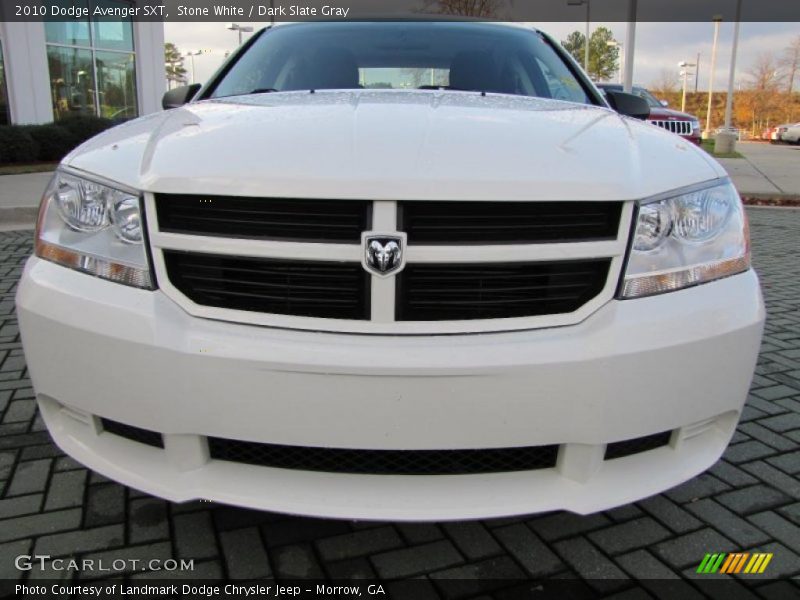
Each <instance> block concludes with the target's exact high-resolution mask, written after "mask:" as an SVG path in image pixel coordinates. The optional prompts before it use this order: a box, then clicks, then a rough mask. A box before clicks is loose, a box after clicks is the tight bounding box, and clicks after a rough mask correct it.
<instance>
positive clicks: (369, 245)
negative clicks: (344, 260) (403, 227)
mask: <svg viewBox="0 0 800 600" xmlns="http://www.w3.org/2000/svg"><path fill="white" fill-rule="evenodd" d="M363 243H364V268H365V269H367V271H371V272H372V273H375V274H376V275H391V274H393V273H397V272H398V271H400V269H402V267H403V246H404V244H405V234H397V233H395V234H381V233H372V232H369V233H365V234H364V235H363Z"/></svg>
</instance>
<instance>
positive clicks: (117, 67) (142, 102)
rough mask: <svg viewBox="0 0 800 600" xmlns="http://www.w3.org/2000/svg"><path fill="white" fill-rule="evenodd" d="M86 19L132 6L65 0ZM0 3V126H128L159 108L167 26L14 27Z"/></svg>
mask: <svg viewBox="0 0 800 600" xmlns="http://www.w3.org/2000/svg"><path fill="white" fill-rule="evenodd" d="M63 4H64V5H71V6H85V7H86V8H88V9H89V14H90V15H91V14H92V11H93V9H94V7H95V6H100V7H103V8H108V7H125V6H135V5H136V4H137V0H130V1H124V0H69V1H67V0H65V1H64V2H63ZM13 10H14V3H13V2H7V1H6V0H2V2H0V124H6V123H20V124H22V123H49V122H51V121H58V120H60V119H63V118H65V117H69V116H72V115H98V116H102V117H107V118H111V119H128V118H132V117H136V116H139V115H143V114H147V113H151V112H154V111H157V110H160V108H161V96H162V95H163V93H164V91H165V89H166V77H165V69H164V26H163V24H162V23H144V22H134V21H132V20H130V19H127V20H126V19H95V18H92V17H91V16H90V17H87V18H83V19H73V20H70V21H68V22H64V21H58V22H55V21H53V22H44V21H41V20H40V21H30V22H14V21H10V20H9V19H10V18H13V17H12V16H11V15H8V14H5V13H7V12H9V11H13Z"/></svg>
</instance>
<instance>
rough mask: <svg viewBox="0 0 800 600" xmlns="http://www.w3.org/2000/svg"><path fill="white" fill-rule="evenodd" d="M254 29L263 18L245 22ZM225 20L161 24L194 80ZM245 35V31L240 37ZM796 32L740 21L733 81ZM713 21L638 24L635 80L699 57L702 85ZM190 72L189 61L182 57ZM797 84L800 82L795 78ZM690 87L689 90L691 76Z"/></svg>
mask: <svg viewBox="0 0 800 600" xmlns="http://www.w3.org/2000/svg"><path fill="white" fill-rule="evenodd" d="M240 25H243V26H252V27H253V28H254V29H255V30H256V31H257V30H258V29H260V28H261V27H264V26H266V25H268V23H245V22H242V23H240ZM534 25H535V26H537V27H539V28H540V29H542V30H543V31H545V32H546V33H549V34H550V35H552V36H553V37H555V38H556V39H559V40H563V39H565V38H566V36H567V34H568V33H570V32H571V31H575V30H578V31H581V32H583V31H585V27H586V24H585V22H575V23H535V24H534ZM599 26H605V27H608V28H609V29H611V30H612V31H613V33H614V38H615V39H616V40H618V41H619V42H621V43H622V44H623V45H624V44H625V43H626V40H625V33H626V28H627V25H626V23H619V22H617V23H592V28H594V27H599ZM226 27H227V24H226V23H176V22H168V23H165V24H164V29H165V39H166V41H168V42H172V43H174V44H176V45H177V46H178V48H179V49H180V50H181V51H183V52H188V51H193V52H196V51H197V50H204V51H207V53H205V54H202V55H199V56H195V57H194V69H195V81H196V82H198V83H201V82H204V81H205V80H206V79H208V78H209V77H210V76H211V75H212V74H213V73H214V71H215V70H216V69H217V68H218V67H219V66H220V65H221V64H222V62H223V60H224V58H225V53H226V52H229V51H231V50H233V49H235V48H236V46H237V44H238V34H237V32H235V31H228V30H227V29H226ZM248 35H250V34H245V38H246V37H247V36H248ZM798 36H800V27H799V26H798V23H792V22H790V23H742V25H741V32H740V37H739V53H738V57H737V63H736V67H737V68H736V71H737V81H738V82H744V81H746V79H747V77H748V76H747V70H748V69H749V68H750V66H751V65H752V64H753V62H754V61H755V60H756V58H757V57H758V55H759V54H761V53H765V52H768V53H769V52H771V53H774V54H776V55H780V54H781V53H782V52H783V50H784V48H786V47H787V46H788V45H789V43H790V42H791V40H792V39H795V38H797V37H798ZM713 37H714V25H713V24H712V23H639V24H638V25H637V29H636V45H635V59H634V82H635V83H636V84H642V85H645V86H648V85H650V84H651V83H653V82H654V81H655V80H656V79H658V78H659V76H660V74H661V72H662V70H664V69H669V70H671V71H673V72H675V73H676V75H677V73H678V72H679V71H680V68H679V67H678V63H679V62H681V61H686V62H690V63H694V62H696V60H697V53H698V52H699V53H700V54H701V56H700V75H699V89H700V90H706V89H707V86H708V81H709V78H710V65H711V49H712V45H713ZM732 40H733V23H722V24H721V26H720V41H719V46H718V50H717V65H716V69H715V73H714V89H716V90H721V89H725V88H726V87H727V81H728V73H729V68H730V59H731V45H732ZM185 66H186V69H187V71H189V74H191V70H192V67H191V60H190V59H189V58H187V59H186V61H185ZM798 84H799V85H800V82H798ZM689 89H690V90H692V89H694V80H693V78H691V79H690V85H689Z"/></svg>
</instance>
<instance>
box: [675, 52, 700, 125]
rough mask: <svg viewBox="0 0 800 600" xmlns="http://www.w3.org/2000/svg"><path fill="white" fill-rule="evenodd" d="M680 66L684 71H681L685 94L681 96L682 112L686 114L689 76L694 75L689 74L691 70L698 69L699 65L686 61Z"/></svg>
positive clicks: (679, 64) (680, 63)
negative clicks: (691, 68)
mask: <svg viewBox="0 0 800 600" xmlns="http://www.w3.org/2000/svg"><path fill="white" fill-rule="evenodd" d="M678 66H679V67H680V68H681V69H683V71H681V76H683V94H681V112H686V83H687V81H688V79H689V75H692V73H690V72H689V68H690V67H696V66H697V65H696V64H695V63H690V62H686V61H684V62H679V63H678Z"/></svg>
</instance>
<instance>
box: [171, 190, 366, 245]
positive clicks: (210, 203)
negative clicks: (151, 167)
mask: <svg viewBox="0 0 800 600" xmlns="http://www.w3.org/2000/svg"><path fill="white" fill-rule="evenodd" d="M156 207H157V212H158V226H159V229H160V230H161V231H166V232H172V233H188V234H194V235H213V236H226V237H246V238H262V239H275V240H297V241H307V242H352V243H358V242H359V241H360V240H361V232H362V231H365V230H367V229H369V226H370V221H371V216H370V211H371V207H372V203H371V202H367V201H361V200H352V201H351V200H292V199H283V198H239V197H227V196H224V197H222V196H183V195H172V194H157V195H156Z"/></svg>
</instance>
